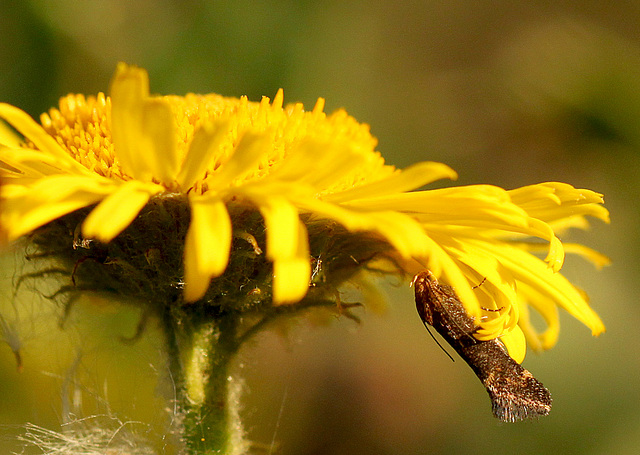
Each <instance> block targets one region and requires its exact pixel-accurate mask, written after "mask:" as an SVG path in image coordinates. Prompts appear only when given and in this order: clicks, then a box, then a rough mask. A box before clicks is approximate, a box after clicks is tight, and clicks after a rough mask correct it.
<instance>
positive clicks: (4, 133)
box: [0, 121, 22, 147]
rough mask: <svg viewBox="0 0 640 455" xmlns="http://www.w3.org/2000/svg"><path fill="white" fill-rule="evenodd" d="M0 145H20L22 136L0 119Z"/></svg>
mask: <svg viewBox="0 0 640 455" xmlns="http://www.w3.org/2000/svg"><path fill="white" fill-rule="evenodd" d="M0 145H7V146H9V147H20V146H21V145H22V138H21V137H20V136H18V135H17V134H16V133H15V132H14V131H13V130H12V129H11V128H9V126H8V125H7V124H6V123H4V122H2V121H0Z"/></svg>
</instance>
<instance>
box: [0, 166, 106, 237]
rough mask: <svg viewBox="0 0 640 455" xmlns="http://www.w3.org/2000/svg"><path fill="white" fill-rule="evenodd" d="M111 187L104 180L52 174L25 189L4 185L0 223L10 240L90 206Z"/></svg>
mask: <svg viewBox="0 0 640 455" xmlns="http://www.w3.org/2000/svg"><path fill="white" fill-rule="evenodd" d="M113 188H114V186H113V184H112V183H110V182H109V181H108V180H106V179H100V178H91V177H81V176H69V175H63V176H60V175H56V176H51V177H45V178H42V179H40V180H37V181H36V182H35V183H34V184H33V185H31V186H29V187H23V186H21V185H5V186H4V187H3V188H2V191H1V193H0V194H2V198H3V203H2V211H1V212H0V217H1V218H0V220H1V221H0V223H1V224H2V226H4V228H5V230H6V231H7V234H8V240H14V239H16V238H18V237H20V236H21V235H24V234H26V233H28V232H31V231H32V230H34V229H36V228H38V227H40V226H43V225H44V224H47V223H48V222H50V221H53V220H55V219H56V218H59V217H61V216H63V215H66V214H68V213H71V212H73V211H74V210H77V209H80V208H83V207H86V206H88V205H91V204H94V203H95V202H97V201H99V200H101V199H103V198H104V197H105V196H106V195H108V194H109V193H110V192H111V191H112V190H113Z"/></svg>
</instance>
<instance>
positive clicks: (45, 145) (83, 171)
mask: <svg viewBox="0 0 640 455" xmlns="http://www.w3.org/2000/svg"><path fill="white" fill-rule="evenodd" d="M0 118H2V119H4V120H6V121H7V122H8V123H9V124H11V125H12V126H13V127H14V128H15V129H16V130H18V131H19V132H20V134H22V135H23V136H24V137H25V138H27V139H28V140H30V141H31V142H33V144H34V145H35V146H36V147H37V148H38V150H40V151H42V152H44V153H47V154H49V155H51V156H52V157H55V158H56V160H57V162H58V163H57V164H58V167H59V168H61V169H64V170H65V171H66V172H69V173H73V174H77V175H89V171H88V170H87V168H85V167H84V166H82V165H81V164H80V163H78V162H77V161H76V160H74V159H73V158H71V157H70V156H69V154H68V153H67V152H66V151H65V150H64V149H63V148H62V147H61V146H60V145H58V143H57V142H56V141H55V139H54V138H53V137H51V136H49V135H48V134H47V133H46V131H45V130H43V129H42V127H41V126H40V125H38V124H37V123H36V121H35V120H33V119H32V118H31V117H30V116H29V114H27V113H26V112H24V111H22V110H20V109H18V108H17V107H14V106H11V105H10V104H6V103H0ZM0 159H1V158H0Z"/></svg>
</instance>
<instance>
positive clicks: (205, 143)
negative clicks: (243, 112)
mask: <svg viewBox="0 0 640 455" xmlns="http://www.w3.org/2000/svg"><path fill="white" fill-rule="evenodd" d="M228 129H229V122H215V123H210V124H209V123H207V124H204V125H202V127H200V129H198V130H197V131H196V132H195V134H194V136H193V139H192V141H191V144H190V145H189V151H188V152H187V156H186V157H185V159H184V161H183V163H182V167H181V169H180V172H179V174H178V177H177V181H178V184H179V185H180V188H182V189H183V191H187V190H188V189H189V188H191V187H192V186H193V184H194V183H195V182H196V180H198V179H202V178H204V176H205V172H206V171H207V169H208V168H209V166H210V165H211V163H212V161H213V159H214V158H215V156H216V154H217V152H218V149H219V147H220V144H221V143H222V141H223V139H224V138H225V136H226V134H227V132H228Z"/></svg>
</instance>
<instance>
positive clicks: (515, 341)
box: [500, 327, 527, 363]
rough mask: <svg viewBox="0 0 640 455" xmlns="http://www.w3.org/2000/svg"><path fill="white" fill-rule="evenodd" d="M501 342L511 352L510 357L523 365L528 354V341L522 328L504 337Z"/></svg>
mask: <svg viewBox="0 0 640 455" xmlns="http://www.w3.org/2000/svg"><path fill="white" fill-rule="evenodd" d="M500 341H502V342H503V343H504V345H505V347H506V348H507V351H509V356H511V358H512V359H513V360H515V361H516V362H518V363H522V361H523V360H524V357H525V355H526V354H527V341H526V339H525V336H524V333H523V332H522V330H521V329H520V327H515V328H514V329H513V330H512V331H510V332H509V333H506V334H504V335H502V336H501V337H500Z"/></svg>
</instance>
